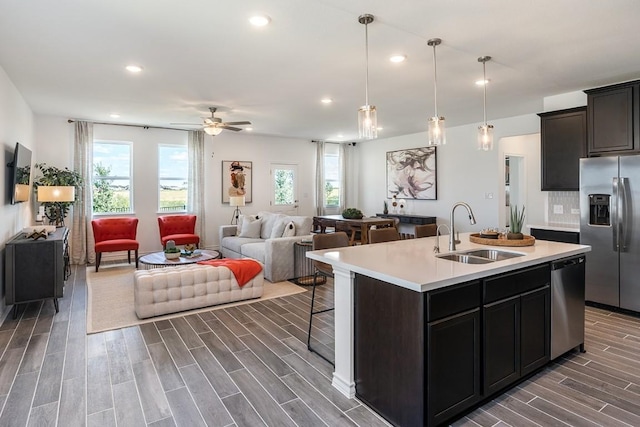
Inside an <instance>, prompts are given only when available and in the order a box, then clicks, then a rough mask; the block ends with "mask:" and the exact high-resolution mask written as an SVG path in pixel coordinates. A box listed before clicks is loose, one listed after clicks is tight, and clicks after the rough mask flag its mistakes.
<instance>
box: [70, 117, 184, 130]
mask: <svg viewBox="0 0 640 427" xmlns="http://www.w3.org/2000/svg"><path fill="white" fill-rule="evenodd" d="M77 121H78V120H73V119H68V120H67V123H74V122H77ZM91 123H93V124H94V125H112V126H130V127H135V128H144V129H166V130H181V131H184V132H189V129H179V128H168V127H163V126H149V125H132V124H129V123H107V122H91Z"/></svg>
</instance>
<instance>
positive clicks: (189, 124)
mask: <svg viewBox="0 0 640 427" xmlns="http://www.w3.org/2000/svg"><path fill="white" fill-rule="evenodd" d="M169 124H170V125H177V126H202V123H169Z"/></svg>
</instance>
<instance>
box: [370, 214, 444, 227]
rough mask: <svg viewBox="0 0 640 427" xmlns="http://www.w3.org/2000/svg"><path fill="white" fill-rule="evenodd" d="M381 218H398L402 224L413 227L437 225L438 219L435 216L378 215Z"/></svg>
mask: <svg viewBox="0 0 640 427" xmlns="http://www.w3.org/2000/svg"><path fill="white" fill-rule="evenodd" d="M376 216H379V217H381V218H398V219H399V220H400V224H413V225H422V224H435V223H436V217H435V216H423V215H405V214H394V213H391V214H376Z"/></svg>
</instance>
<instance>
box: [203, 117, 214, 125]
mask: <svg viewBox="0 0 640 427" xmlns="http://www.w3.org/2000/svg"><path fill="white" fill-rule="evenodd" d="M204 123H205V124H207V125H212V124H213V120H211V119H209V118H206V119H204Z"/></svg>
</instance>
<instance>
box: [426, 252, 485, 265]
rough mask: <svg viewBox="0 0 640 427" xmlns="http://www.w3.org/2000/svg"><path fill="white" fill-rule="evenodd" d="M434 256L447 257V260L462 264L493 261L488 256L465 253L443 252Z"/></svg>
mask: <svg viewBox="0 0 640 427" xmlns="http://www.w3.org/2000/svg"><path fill="white" fill-rule="evenodd" d="M436 257H437V258H441V259H448V260H449V261H456V262H461V263H463V264H488V263H490V262H493V260H491V259H488V258H481V257H477V256H471V255H466V254H443V255H436Z"/></svg>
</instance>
